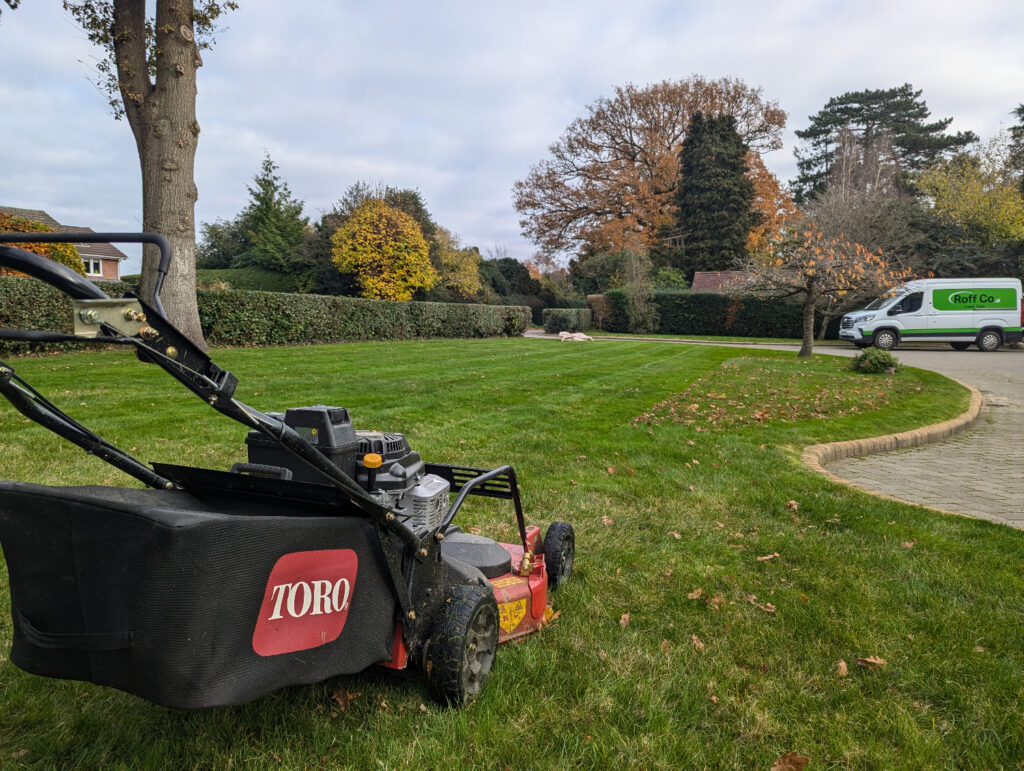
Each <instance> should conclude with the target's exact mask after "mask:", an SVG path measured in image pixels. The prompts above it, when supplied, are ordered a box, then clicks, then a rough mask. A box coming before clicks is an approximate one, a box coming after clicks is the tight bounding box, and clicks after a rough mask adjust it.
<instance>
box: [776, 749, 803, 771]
mask: <svg viewBox="0 0 1024 771" xmlns="http://www.w3.org/2000/svg"><path fill="white" fill-rule="evenodd" d="M810 762H811V759H810V758H809V757H807V756H806V755H799V754H797V753H795V752H787V753H786V754H785V755H783V756H782V757H781V758H779V759H778V760H776V761H775V762H774V763H773V764H772V768H771V771H803V768H804V766H806V765H807V764H808V763H810Z"/></svg>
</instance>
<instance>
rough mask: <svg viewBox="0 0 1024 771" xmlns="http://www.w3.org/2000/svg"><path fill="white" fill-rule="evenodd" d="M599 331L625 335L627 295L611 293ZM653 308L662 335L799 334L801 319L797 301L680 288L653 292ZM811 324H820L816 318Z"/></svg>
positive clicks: (835, 328)
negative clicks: (604, 318) (655, 309)
mask: <svg viewBox="0 0 1024 771" xmlns="http://www.w3.org/2000/svg"><path fill="white" fill-rule="evenodd" d="M604 298H605V299H606V301H607V311H606V314H607V316H606V320H605V323H604V329H606V330H607V331H609V332H628V331H629V305H628V303H627V301H626V293H625V292H624V291H623V290H621V289H610V290H608V291H607V292H605V294H604ZM654 304H655V307H656V308H657V311H658V317H659V319H660V323H659V326H658V332H660V333H661V334H666V335H716V336H723V337H782V338H797V339H799V338H800V337H802V336H803V318H802V312H801V308H800V305H799V303H794V302H786V301H785V300H779V299H768V298H760V297H754V296H752V295H725V294H718V293H715V292H690V291H686V290H682V289H657V290H655V292H654ZM839 321H840V320H839V319H838V318H836V319H832V320H831V322H830V323H829V325H828V327H827V329H826V334H825V337H826V338H827V339H829V340H835V339H837V338H838V337H839ZM816 323H820V320H818V319H816Z"/></svg>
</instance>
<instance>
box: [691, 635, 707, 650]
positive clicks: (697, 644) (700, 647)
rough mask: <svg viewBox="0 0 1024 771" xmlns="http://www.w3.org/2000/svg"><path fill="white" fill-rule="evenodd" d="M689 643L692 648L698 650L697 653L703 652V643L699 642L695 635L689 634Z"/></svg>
mask: <svg viewBox="0 0 1024 771" xmlns="http://www.w3.org/2000/svg"><path fill="white" fill-rule="evenodd" d="M690 642H692V643H693V647H694V648H695V649H696V650H699V651H702V650H704V641H703V640H701V639H700V638H699V637H698V636H697V635H695V634H691V635H690Z"/></svg>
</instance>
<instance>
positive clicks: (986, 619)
mask: <svg viewBox="0 0 1024 771" xmlns="http://www.w3.org/2000/svg"><path fill="white" fill-rule="evenodd" d="M215 359H216V360H217V361H218V362H219V363H220V364H222V365H223V366H225V367H227V368H229V369H231V370H232V371H233V372H235V374H237V375H238V376H239V378H240V380H241V383H242V385H241V386H240V388H239V393H238V395H239V398H241V399H242V400H243V401H246V402H248V403H250V404H252V405H254V406H256V407H259V408H261V409H265V410H278V409H283V408H285V407H288V406H298V405H305V404H314V403H326V404H335V405H341V406H347V407H349V408H350V409H351V411H352V415H353V420H354V422H355V423H356V426H357V427H358V428H380V429H385V430H399V431H404V432H405V433H406V434H407V435H408V436H409V439H410V441H411V443H412V444H413V447H414V449H417V450H419V451H420V452H421V453H422V455H423V456H424V457H425V458H427V459H428V460H437V461H439V462H451V463H461V464H467V465H476V466H487V465H497V464H501V463H512V464H513V465H514V466H515V467H516V470H517V472H518V474H519V477H520V482H521V485H522V486H523V491H524V503H525V506H526V509H527V516H528V519H530V520H531V521H532V522H534V523H537V524H540V525H541V526H542V527H546V525H547V523H548V522H550V521H551V520H554V519H566V520H569V521H571V522H573V523H574V524H575V527H576V532H577V539H578V547H577V563H576V572H575V574H574V576H573V578H572V580H571V581H570V582H569V583H567V584H566V585H565V586H564V587H563V588H561V589H559V590H558V592H556V593H555V595H554V597H553V602H554V606H555V609H556V610H557V611H560V615H559V617H558V618H557V619H556V620H555V621H554V623H553V624H552V625H551V626H550V627H548V628H546V629H544V630H543V631H542V632H541V633H540V634H539V635H537V636H535V637H533V638H532V639H529V640H527V641H525V642H523V643H521V644H518V645H513V646H509V647H504V648H502V649H501V651H500V652H499V657H498V660H497V662H496V664H495V669H494V673H493V676H492V679H491V682H490V684H489V685H488V688H487V691H486V692H485V694H484V696H483V698H482V699H481V701H479V702H478V703H477V704H475V705H473V706H472V707H471V708H469V709H466V710H462V711H452V710H447V709H442V708H440V707H438V706H436V705H435V704H434V703H433V702H432V701H431V699H430V697H429V695H428V693H427V692H426V689H425V688H424V687H423V686H422V685H421V684H419V683H418V682H414V681H413V682H411V681H407V680H403V679H401V678H398V677H394V676H390V675H386V674H382V673H367V674H364V675H361V676H356V677H349V678H337V679H334V680H331V681H328V682H325V683H322V684H320V685H317V686H312V687H301V688H292V689H287V690H284V691H280V692H278V693H275V694H273V695H271V696H269V697H267V698H264V699H262V700H259V701H257V702H255V703H252V704H249V705H246V706H244V707H239V708H225V709H214V710H207V711H202V712H193V713H189V712H181V711H173V710H167V709H163V708H160V707H156V706H153V705H150V704H148V703H146V702H144V701H142V700H140V699H137V698H135V697H132V696H128V695H126V694H122V693H119V692H116V691H112V690H105V689H101V688H98V687H95V686H92V685H89V684H83V683H75V682H59V681H53V680H46V679H43V678H39V677H35V676H31V675H28V674H25V673H23V672H21V671H20V670H18V669H17V668H15V667H14V666H13V665H12V664H11V663H10V662H8V661H6V655H7V651H8V650H9V646H10V634H11V622H10V615H9V610H8V607H7V597H8V593H7V587H6V574H4V575H3V577H2V579H0V580H2V581H3V582H4V583H3V586H0V604H2V605H3V607H2V608H0V657H3V660H2V661H0V767H21V766H26V767H56V766H62V767H69V766H83V767H104V768H106V767H131V768H136V767H146V768H149V767H152V768H168V767H189V768H192V767H200V768H210V767H214V768H228V767H256V768H263V767H266V768H276V767H287V768H316V767H327V768H404V767H412V766H416V767H420V768H431V769H433V768H441V769H447V768H462V769H468V768H510V769H515V768H581V769H590V768H743V769H746V768H762V769H768V768H770V767H771V766H772V764H773V763H774V762H775V761H776V760H778V759H779V758H780V757H781V756H783V755H784V754H785V753H787V752H796V753H799V754H800V755H803V756H806V757H808V758H810V766H809V768H857V769H860V768H884V769H890V768H938V767H964V768H1003V767H1007V768H1014V767H1016V766H1017V764H1018V763H1020V762H1022V761H1024V720H1022V714H1024V708H1022V696H1024V685H1022V683H1024V571H1022V569H1021V568H1022V555H1024V533H1020V532H1017V531H1013V530H1010V529H1008V528H1006V527H1002V526H997V525H994V524H990V523H987V522H977V521H973V520H968V519H964V518H960V517H953V516H947V515H941V514H937V513H935V512H931V511H928V510H925V509H920V508H917V507H912V506H907V505H903V504H898V503H895V502H891V501H885V500H880V499H876V498H873V497H871V496H869V495H867V494H864V493H861V492H858V491H856V490H852V489H848V488H846V487H844V486H841V485H837V484H833V483H831V482H829V481H827V480H825V479H823V478H821V477H819V476H816V475H814V474H812V473H811V472H809V471H808V470H806V469H805V468H804V467H803V466H802V465H801V464H800V462H799V452H800V449H801V448H802V447H803V446H805V445H807V444H811V443H816V442H824V441H832V440H838V439H850V438H855V437H862V436H869V435H873V434H879V433H888V432H892V431H901V430H906V429H909V428H912V427H916V426H919V425H922V424H925V423H930V422H936V421H939V420H944V419H947V418H950V417H952V416H954V415H956V414H958V413H959V412H961V411H962V410H963V409H964V408H965V407H966V404H967V395H966V392H965V391H964V389H962V388H961V387H960V386H957V385H955V384H953V383H952V382H950V381H948V380H946V379H944V378H942V377H940V376H937V375H934V374H932V373H927V372H922V371H919V370H912V369H911V370H905V371H903V372H901V373H899V374H898V375H896V376H895V377H894V378H893V379H891V380H890V379H889V378H887V377H886V376H863V375H856V374H854V373H851V372H848V371H847V370H845V369H844V366H845V364H846V362H845V360H837V359H833V358H829V357H815V358H814V359H813V360H811V361H801V362H798V361H797V360H796V359H795V358H794V357H793V355H792V354H787V353H777V352H771V351H754V352H750V351H743V350H739V349H728V348H718V347H709V346H684V345H661V344H655V343H627V342H622V343H619V342H615V343H613V342H597V343H593V344H586V345H562V344H555V343H552V342H550V341H545V340H522V339H518V340H497V341H495V340H489V341H459V342H441V341H434V342H415V343H373V344H358V345H345V346H324V347H314V348H279V349H263V350H255V349H254V350H231V351H217V352H216V353H215ZM13 364H14V365H15V368H16V369H17V370H18V372H19V373H20V374H21V375H23V376H25V377H27V378H28V379H29V380H30V381H31V382H33V384H35V385H36V386H37V387H38V388H39V389H40V390H42V391H43V392H44V393H46V394H48V395H50V396H52V398H53V400H54V401H55V402H56V403H57V404H58V405H59V406H61V407H62V408H65V409H67V411H69V412H70V413H71V414H73V415H75V416H77V417H79V418H81V419H83V420H84V421H85V422H86V423H87V424H88V425H89V426H90V427H92V428H94V429H96V430H98V431H99V432H100V433H102V434H104V435H106V436H107V438H108V439H111V440H114V441H116V442H118V443H121V444H122V445H124V446H125V447H127V448H135V449H134V453H135V454H136V455H137V456H139V457H140V458H142V459H144V460H163V461H169V462H179V461H180V462H186V463H193V464H196V465H206V466H210V467H214V468H227V467H229V466H230V465H231V464H232V463H233V462H235V461H239V460H243V459H244V445H243V438H244V434H245V429H244V428H242V427H241V426H238V425H237V424H233V423H232V422H231V421H228V420H227V419H224V418H220V417H218V416H216V415H215V414H214V413H213V412H212V411H211V410H209V409H208V408H207V407H205V405H203V404H201V403H200V402H199V401H198V400H197V399H196V398H195V397H192V396H191V395H189V394H188V393H186V392H185V391H184V390H183V389H180V388H177V387H176V386H175V385H174V384H173V382H172V381H170V380H169V379H168V378H167V377H166V376H164V375H163V374H162V373H161V372H159V371H157V370H156V369H155V368H153V367H147V366H144V365H141V364H138V363H136V362H135V361H134V359H133V357H132V356H131V355H130V354H126V353H120V352H115V353H92V354H82V355H65V356H59V357H53V358H43V359H22V360H17V361H14V362H13ZM657 405H660V406H657ZM692 405H696V407H695V408H693V409H691V406H692ZM673 409H674V410H675V412H673V411H672V410H673ZM673 416H676V417H679V418H680V419H679V420H678V421H676V420H675V419H674V417H673ZM637 418H640V420H637ZM0 442H2V448H3V452H2V453H0V478H14V479H24V480H31V481H37V482H45V483H52V484H80V483H89V482H98V481H103V480H109V481H110V482H112V483H115V484H124V483H125V478H124V477H122V476H121V475H120V474H119V472H116V471H115V470H113V469H110V468H109V467H107V466H105V465H103V464H102V463H101V462H100V461H97V460H96V459H94V458H90V457H87V456H85V455H84V454H83V453H82V452H81V451H79V450H78V449H77V448H74V447H71V446H69V445H66V444H64V443H62V442H61V441H60V440H58V439H56V438H55V437H52V436H51V435H50V434H48V433H46V432H45V431H44V430H43V429H41V428H38V427H36V426H34V425H31V424H28V423H25V422H24V421H23V419H22V418H21V416H20V415H18V414H16V413H14V412H13V410H12V409H11V408H10V407H9V406H8V405H6V403H4V404H3V405H0ZM894 473H898V472H897V471H894ZM461 516H462V519H461V523H462V525H463V527H479V528H480V529H481V530H482V531H483V532H484V533H485V534H490V535H493V536H497V537H504V538H506V539H510V538H512V537H513V527H512V522H513V519H512V516H511V508H510V507H502V506H497V505H483V506H481V505H479V504H478V503H477V502H476V501H471V502H470V504H467V507H466V508H464V509H463V512H462V515H461ZM759 558H761V559H759ZM871 657H874V658H875V659H881V660H884V662H885V663H884V664H873V665H872V666H871V667H867V666H858V663H857V662H858V659H868V658H871ZM840 660H841V661H843V662H845V667H846V670H847V673H846V674H845V676H843V675H841V674H840V673H839V672H838V671H837V664H838V662H839V661H840ZM339 689H344V690H347V691H348V692H350V693H353V694H358V695H357V696H355V698H354V699H353V700H352V702H351V704H350V706H349V707H348V709H347V710H345V711H344V712H339V711H338V710H337V709H336V708H335V705H334V703H333V702H332V698H331V697H332V694H333V693H334V692H335V691H337V690H339Z"/></svg>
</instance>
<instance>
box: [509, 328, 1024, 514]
mask: <svg viewBox="0 0 1024 771" xmlns="http://www.w3.org/2000/svg"><path fill="white" fill-rule="evenodd" d="M527 334H528V336H530V337H547V335H543V334H537V333H533V334H531V333H527ZM607 339H608V338H597V340H598V341H602V340H607ZM618 339H635V338H618ZM650 340H651V342H675V343H682V342H687V343H691V342H694V341H684V340H666V339H664V338H660V339H659V338H650ZM697 344H700V345H729V346H733V347H737V348H742V347H750V348H775V349H779V350H792V351H796V350H797V347H796V346H781V345H779V346H776V345H771V346H764V345H751V346H744V345H742V344H737V343H708V342H703V341H701V342H700V343H697ZM567 345H569V343H567ZM572 345H578V343H572ZM815 353H821V354H832V355H841V356H853V355H854V354H856V353H858V351H857V349H856V348H854V347H853V346H821V347H818V348H815ZM893 353H894V354H895V355H896V357H897V358H898V359H899V360H900V361H901V362H903V364H905V365H907V366H909V367H920V368H921V369H930V370H934V371H935V372H939V373H941V374H943V375H946V376H948V377H951V378H955V379H956V380H959V381H961V382H964V383H970V384H971V385H973V386H974V387H975V388H977V389H978V390H979V391H980V392H981V395H982V397H983V401H984V406H983V407H982V411H981V416H980V418H979V419H978V420H977V422H975V424H974V426H973V427H971V428H970V429H968V430H967V431H964V432H963V433H961V434H958V435H956V436H954V437H951V438H950V439H946V440H944V441H941V442H935V443H932V444H928V445H925V446H923V447H917V448H914V449H910V450H896V451H893V452H886V453H879V454H876V455H867V456H864V457H861V458H848V459H845V460H841V461H835V462H834V463H830V464H828V466H827V468H828V470H829V471H830V472H832V473H833V474H835V475H836V476H839V477H842V478H843V479H846V480H848V481H850V482H853V483H854V484H855V485H858V486H859V487H863V488H865V489H868V490H874V491H876V492H880V493H884V494H885V495H891V496H893V497H895V498H901V499H903V500H905V501H911V502H913V503H920V504H923V505H925V506H931V507H933V508H937V509H944V510H946V511H953V512H956V513H958V514H966V515H968V516H971V517H979V518H982V519H989V520H992V521H994V522H1001V523H1004V524H1007V525H1010V526H1012V527H1017V528H1021V529H1024V349H1011V348H1000V349H999V350H998V351H996V352H995V353H982V352H981V351H979V350H978V349H977V348H974V347H971V348H969V349H968V350H966V351H954V350H953V349H952V348H950V347H949V346H945V345H944V346H939V345H937V344H933V345H922V344H918V345H913V344H910V345H907V346H905V347H904V346H900V347H899V348H897V349H896V350H895V351H893Z"/></svg>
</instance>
